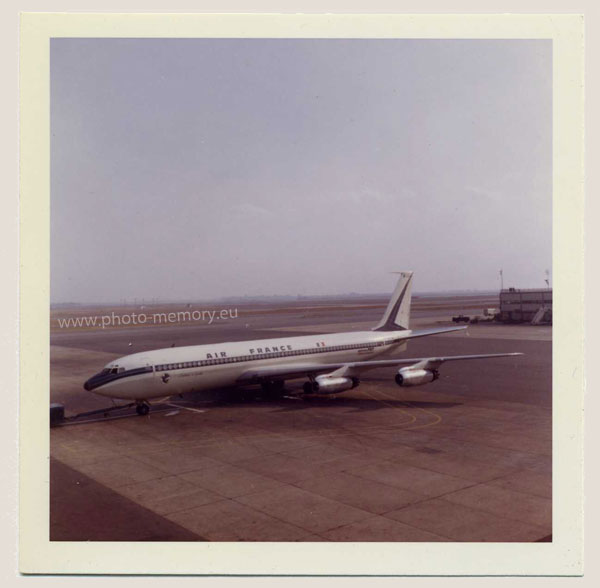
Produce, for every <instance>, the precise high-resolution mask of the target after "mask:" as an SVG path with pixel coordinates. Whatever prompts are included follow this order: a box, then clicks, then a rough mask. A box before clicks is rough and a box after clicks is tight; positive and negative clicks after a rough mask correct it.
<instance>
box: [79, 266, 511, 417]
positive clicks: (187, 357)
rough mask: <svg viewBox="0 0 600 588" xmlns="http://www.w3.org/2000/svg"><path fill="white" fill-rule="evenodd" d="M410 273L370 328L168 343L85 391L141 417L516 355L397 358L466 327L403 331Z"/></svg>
mask: <svg viewBox="0 0 600 588" xmlns="http://www.w3.org/2000/svg"><path fill="white" fill-rule="evenodd" d="M412 277H413V273H412V272H400V278H399V280H398V284H397V286H396V289H395V290H394V293H393V295H392V297H391V299H390V301H389V304H388V305H387V308H386V310H385V313H384V315H383V317H382V319H381V321H380V322H379V323H378V324H377V325H376V326H375V327H373V329H372V330H371V331H355V332H350V333H334V334H329V335H309V336H300V337H286V338H284V339H262V340H257V341H243V342H233V343H221V344H216V345H215V344H210V345H193V346H188V347H169V348H167V349H156V350H153V351H146V352H141V353H134V354H132V355H126V356H125V357H121V358H119V359H116V360H114V361H111V362H110V363H108V364H107V365H106V366H105V367H104V369H103V370H102V371H100V372H99V373H98V374H96V375H94V376H92V377H91V378H90V379H89V380H87V381H86V382H85V384H84V388H85V389H86V390H88V391H93V392H94V393H96V394H100V395H102V396H107V397H110V398H119V399H126V400H130V401H132V402H134V403H135V404H136V410H137V412H138V414H140V415H144V414H148V411H149V409H150V406H149V402H150V400H152V399H157V398H165V397H169V396H173V395H176V394H184V393H186V392H202V391H206V390H214V389H219V388H231V387H236V386H245V385H248V384H260V385H262V386H263V388H264V389H265V390H266V391H268V392H272V393H282V392H283V390H284V384H285V381H286V380H292V379H298V378H305V379H306V382H305V384H304V386H303V392H304V393H305V394H323V395H327V394H338V393H340V392H344V391H346V390H350V389H352V388H356V386H358V385H359V383H360V377H361V375H362V374H363V373H364V372H366V371H368V370H372V369H375V368H381V367H398V372H397V373H396V376H395V380H396V383H397V384H398V385H399V386H420V385H422V384H427V383H429V382H433V381H434V380H437V379H438V378H439V371H438V369H439V367H440V366H441V364H442V363H444V362H445V361H456V360H470V359H486V358H490V357H507V356H515V355H522V354H521V353H494V354H484V355H455V356H448V357H426V358H412V359H398V358H393V357H390V356H392V355H394V354H395V353H398V352H400V351H405V350H406V346H407V342H408V341H409V340H410V339H415V338H417V337H427V336H429V335H436V334H438V333H448V332H451V331H460V330H463V329H466V327H445V328H440V329H425V330H415V331H413V330H411V329H410V328H409V316H410V302H411V287H412Z"/></svg>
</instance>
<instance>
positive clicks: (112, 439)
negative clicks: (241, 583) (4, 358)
mask: <svg viewBox="0 0 600 588" xmlns="http://www.w3.org/2000/svg"><path fill="white" fill-rule="evenodd" d="M552 54H553V53H552V41H551V40H549V39H530V40H528V39H504V40H497V39H439V40H436V39H350V38H349V39H275V38H252V39H250V38H221V39H218V38H212V39H211V38H185V39H177V38H65V37H62V38H53V39H51V42H50V134H51V138H50V401H51V405H50V425H51V428H50V433H49V435H50V489H49V492H50V524H49V539H50V541H52V542H63V541H74V542H83V541H132V542H133V541H135V542H139V541H145V542H152V541H163V542H164V541H177V542H206V541H208V542H265V541H268V542H288V541H295V542H374V541H376V542H407V543H409V542H410V543H414V542H495V543H514V542H522V543H535V542H552V540H553V520H552V505H553V502H552V498H553V486H552V416H553V415H552V400H553V397H552V280H553V275H552V263H553V260H552V189H553V184H552V172H553V166H552V132H553V125H552V105H553V104H552V84H553V79H552V65H553V62H552Z"/></svg>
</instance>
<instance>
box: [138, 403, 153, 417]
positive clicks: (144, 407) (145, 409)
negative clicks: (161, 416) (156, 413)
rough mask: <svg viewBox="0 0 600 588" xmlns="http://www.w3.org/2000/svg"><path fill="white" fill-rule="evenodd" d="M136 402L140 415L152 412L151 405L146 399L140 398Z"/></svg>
mask: <svg viewBox="0 0 600 588" xmlns="http://www.w3.org/2000/svg"><path fill="white" fill-rule="evenodd" d="M135 404H136V406H135V412H137V413H138V414H139V415H140V416H146V415H147V414H148V413H149V412H150V405H149V404H148V403H147V402H146V401H144V400H139V401H137V402H136V403H135Z"/></svg>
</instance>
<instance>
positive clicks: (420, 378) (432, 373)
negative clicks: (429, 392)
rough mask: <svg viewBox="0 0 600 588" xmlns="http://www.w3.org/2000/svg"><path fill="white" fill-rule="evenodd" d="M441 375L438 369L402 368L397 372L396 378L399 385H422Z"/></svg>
mask: <svg viewBox="0 0 600 588" xmlns="http://www.w3.org/2000/svg"><path fill="white" fill-rule="evenodd" d="M439 377H440V373H439V372H438V371H437V370H422V369H411V368H402V369H401V370H399V371H398V373H397V374H396V378H395V380H396V384H398V386H422V385H423V384H429V382H433V381H434V380H437V379H438V378H439Z"/></svg>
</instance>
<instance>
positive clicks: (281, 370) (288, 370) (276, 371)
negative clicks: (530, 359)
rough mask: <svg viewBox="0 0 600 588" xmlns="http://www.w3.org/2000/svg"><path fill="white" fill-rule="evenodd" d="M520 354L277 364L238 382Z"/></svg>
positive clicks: (434, 365) (352, 373) (431, 366)
mask: <svg viewBox="0 0 600 588" xmlns="http://www.w3.org/2000/svg"><path fill="white" fill-rule="evenodd" d="M517 355H523V354H522V353H486V354H482V355H449V356H445V357H413V358H410V359H408V358H407V359H380V360H377V359H376V360H372V361H351V362H345V363H321V364H318V363H303V364H289V365H276V366H272V367H267V366H265V367H257V368H252V369H249V370H247V371H245V372H244V373H243V374H242V375H241V376H240V377H239V378H238V380H237V381H238V383H239V384H251V383H259V382H262V381H264V380H271V379H274V380H278V379H279V380H285V379H292V378H302V377H310V376H318V375H320V374H326V373H329V372H335V375H336V376H349V377H350V376H355V375H358V374H360V373H362V372H364V371H367V370H372V369H377V368H384V367H400V366H413V367H415V368H421V369H432V370H433V369H437V368H438V367H439V366H440V365H441V364H442V363H444V362H446V361H459V360H468V359H491V358H494V357H514V356H517Z"/></svg>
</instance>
